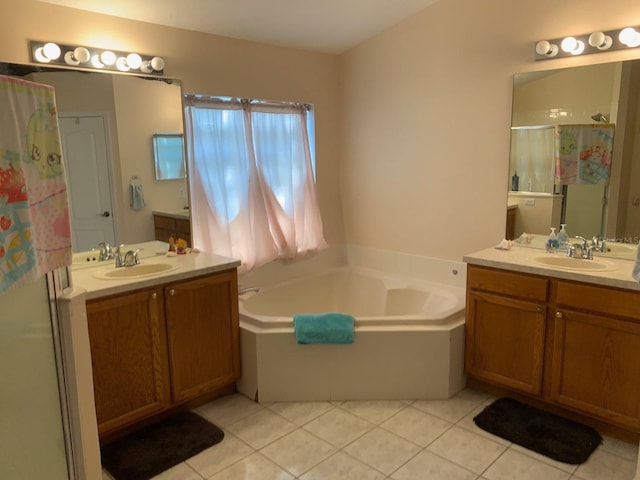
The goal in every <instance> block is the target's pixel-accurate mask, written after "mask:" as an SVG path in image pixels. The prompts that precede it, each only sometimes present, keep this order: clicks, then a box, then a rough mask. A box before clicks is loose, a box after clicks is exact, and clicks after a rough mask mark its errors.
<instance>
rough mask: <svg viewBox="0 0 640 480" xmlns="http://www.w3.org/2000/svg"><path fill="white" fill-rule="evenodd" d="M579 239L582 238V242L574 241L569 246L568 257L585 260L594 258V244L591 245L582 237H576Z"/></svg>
mask: <svg viewBox="0 0 640 480" xmlns="http://www.w3.org/2000/svg"><path fill="white" fill-rule="evenodd" d="M576 238H577V239H578V240H582V242H581V243H572V244H570V245H569V246H568V247H567V257H571V258H583V259H585V260H593V249H594V246H593V245H589V242H588V241H587V240H586V239H584V238H582V237H576Z"/></svg>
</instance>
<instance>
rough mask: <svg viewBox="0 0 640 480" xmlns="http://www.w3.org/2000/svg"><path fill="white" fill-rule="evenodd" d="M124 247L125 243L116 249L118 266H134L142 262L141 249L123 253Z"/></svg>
mask: <svg viewBox="0 0 640 480" xmlns="http://www.w3.org/2000/svg"><path fill="white" fill-rule="evenodd" d="M123 249H124V245H120V246H119V247H118V248H117V249H116V253H115V259H116V268H120V267H133V266H134V265H139V264H140V256H139V250H135V251H134V250H127V252H126V253H125V254H124V255H122V250H123Z"/></svg>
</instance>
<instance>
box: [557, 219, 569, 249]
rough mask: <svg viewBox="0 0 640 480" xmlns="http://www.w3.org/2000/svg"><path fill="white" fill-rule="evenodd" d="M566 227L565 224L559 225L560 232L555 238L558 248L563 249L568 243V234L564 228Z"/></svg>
mask: <svg viewBox="0 0 640 480" xmlns="http://www.w3.org/2000/svg"><path fill="white" fill-rule="evenodd" d="M566 226H567V224H566V223H561V224H560V231H559V232H558V236H557V238H558V243H559V244H560V247H564V246H565V245H566V244H567V243H569V234H567V230H566V228H565V227H566Z"/></svg>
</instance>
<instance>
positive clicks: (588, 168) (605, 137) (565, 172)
mask: <svg viewBox="0 0 640 480" xmlns="http://www.w3.org/2000/svg"><path fill="white" fill-rule="evenodd" d="M614 129H615V127H614V125H613V124H598V125H558V126H556V127H555V154H554V156H555V166H556V168H555V183H556V184H557V185H560V184H562V185H569V184H597V183H606V182H608V180H609V175H610V172H611V155H612V152H613V134H614Z"/></svg>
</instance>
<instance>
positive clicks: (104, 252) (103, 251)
mask: <svg viewBox="0 0 640 480" xmlns="http://www.w3.org/2000/svg"><path fill="white" fill-rule="evenodd" d="M98 247H100V253H99V255H98V261H99V262H104V261H105V260H109V259H111V258H113V252H112V251H111V245H109V242H100V243H99V244H98Z"/></svg>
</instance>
